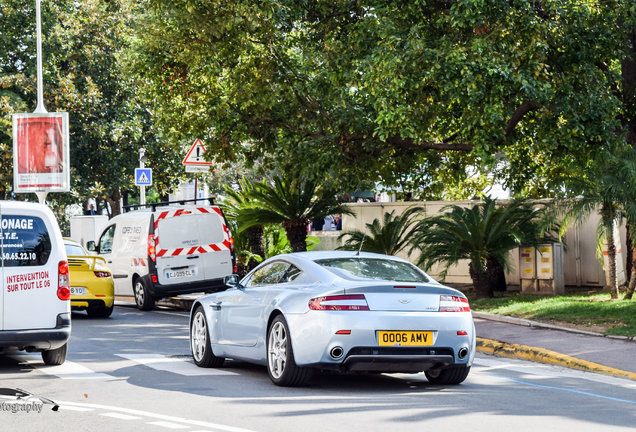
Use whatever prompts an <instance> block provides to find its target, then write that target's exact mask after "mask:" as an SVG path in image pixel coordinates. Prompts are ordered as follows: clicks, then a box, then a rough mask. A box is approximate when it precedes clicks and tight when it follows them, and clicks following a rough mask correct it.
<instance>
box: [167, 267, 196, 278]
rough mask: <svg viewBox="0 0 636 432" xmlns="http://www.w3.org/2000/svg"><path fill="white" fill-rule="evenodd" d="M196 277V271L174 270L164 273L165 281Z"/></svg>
mask: <svg viewBox="0 0 636 432" xmlns="http://www.w3.org/2000/svg"><path fill="white" fill-rule="evenodd" d="M196 275H197V270H196V269H194V268H193V269H183V270H174V271H167V272H166V279H179V278H187V277H193V276H196Z"/></svg>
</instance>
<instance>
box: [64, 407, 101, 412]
mask: <svg viewBox="0 0 636 432" xmlns="http://www.w3.org/2000/svg"><path fill="white" fill-rule="evenodd" d="M60 411H80V412H86V411H95V409H94V408H82V407H74V406H68V405H66V406H60Z"/></svg>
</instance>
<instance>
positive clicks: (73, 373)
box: [16, 355, 118, 380]
mask: <svg viewBox="0 0 636 432" xmlns="http://www.w3.org/2000/svg"><path fill="white" fill-rule="evenodd" d="M16 358H19V360H20V362H21V363H25V364H27V365H29V366H36V369H37V370H39V371H41V372H43V373H45V374H47V375H54V376H56V377H59V378H62V379H82V380H86V379H99V380H105V379H118V378H115V377H113V376H111V375H108V374H104V373H100V372H95V371H94V370H92V369H89V368H87V367H86V366H83V365H81V364H79V363H75V362H72V361H68V360H67V361H65V362H64V363H62V364H61V365H59V366H46V365H44V364H42V360H38V359H37V358H36V357H35V356H29V355H20V356H16Z"/></svg>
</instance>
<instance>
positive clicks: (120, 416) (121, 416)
mask: <svg viewBox="0 0 636 432" xmlns="http://www.w3.org/2000/svg"><path fill="white" fill-rule="evenodd" d="M100 415H101V416H104V417H112V418H116V419H121V420H140V419H141V417H137V416H131V415H127V414H119V413H113V412H111V413H101V414H100Z"/></svg>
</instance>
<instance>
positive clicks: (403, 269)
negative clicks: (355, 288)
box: [316, 258, 430, 282]
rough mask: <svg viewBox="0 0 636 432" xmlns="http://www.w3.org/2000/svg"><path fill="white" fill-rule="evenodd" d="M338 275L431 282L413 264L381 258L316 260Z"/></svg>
mask: <svg viewBox="0 0 636 432" xmlns="http://www.w3.org/2000/svg"><path fill="white" fill-rule="evenodd" d="M316 263H317V264H319V265H321V266H323V267H325V268H326V269H328V270H329V271H331V272H333V273H335V274H337V275H338V276H343V277H348V278H359V279H378V280H389V281H399V282H429V281H430V279H429V278H427V277H426V275H425V274H424V272H422V271H420V270H419V269H418V268H417V267H415V266H414V265H413V264H410V263H406V262H402V261H394V260H387V259H380V258H329V259H321V260H317V261H316Z"/></svg>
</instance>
